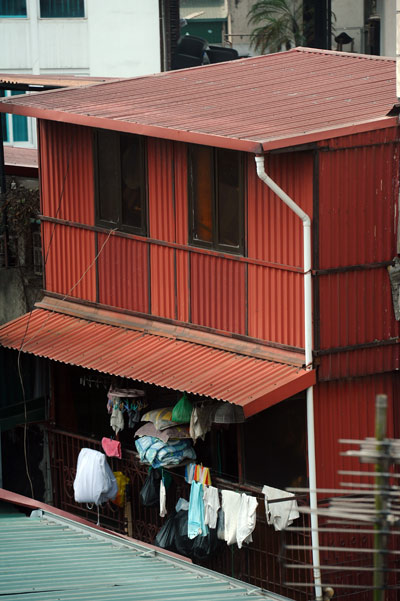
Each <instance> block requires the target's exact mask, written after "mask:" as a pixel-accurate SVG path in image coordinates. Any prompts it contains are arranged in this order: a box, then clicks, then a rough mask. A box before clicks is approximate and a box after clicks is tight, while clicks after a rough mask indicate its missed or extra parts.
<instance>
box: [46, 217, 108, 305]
mask: <svg viewBox="0 0 400 601" xmlns="http://www.w3.org/2000/svg"><path fill="white" fill-rule="evenodd" d="M42 236H43V252H44V257H45V265H46V289H47V290H49V291H51V292H57V293H59V294H62V295H66V296H73V297H75V298H80V299H85V300H89V301H92V302H95V301H96V269H95V255H96V253H95V236H94V232H91V231H88V230H81V229H77V228H75V227H68V226H64V225H59V224H53V223H47V222H44V223H42Z"/></svg>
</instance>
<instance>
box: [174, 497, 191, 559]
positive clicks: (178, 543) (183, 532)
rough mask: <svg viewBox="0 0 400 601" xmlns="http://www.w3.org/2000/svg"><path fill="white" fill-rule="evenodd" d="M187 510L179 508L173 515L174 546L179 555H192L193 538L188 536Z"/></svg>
mask: <svg viewBox="0 0 400 601" xmlns="http://www.w3.org/2000/svg"><path fill="white" fill-rule="evenodd" d="M188 513H189V512H188V511H185V510H184V509H181V510H180V511H178V513H177V514H176V516H175V519H174V525H175V539H174V542H175V548H176V550H177V552H178V553H180V554H181V555H186V557H191V556H192V548H193V540H191V539H190V538H189V537H188Z"/></svg>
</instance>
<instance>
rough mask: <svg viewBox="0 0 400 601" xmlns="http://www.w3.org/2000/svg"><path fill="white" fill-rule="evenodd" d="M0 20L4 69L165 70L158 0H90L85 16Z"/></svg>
mask: <svg viewBox="0 0 400 601" xmlns="http://www.w3.org/2000/svg"><path fill="white" fill-rule="evenodd" d="M38 4H39V2H38V0H27V18H2V19H0V50H1V52H0V71H1V72H3V73H5V72H8V73H13V72H14V73H15V72H22V73H24V72H25V73H34V74H40V73H74V74H78V75H79V74H84V75H94V76H106V77H107V76H108V77H133V76H136V75H144V74H149V73H155V72H158V71H160V33H159V9H158V0H146V2H141V1H140V0H113V1H112V2H111V1H110V0H86V7H85V17H84V18H74V19H41V18H40V17H39V14H38Z"/></svg>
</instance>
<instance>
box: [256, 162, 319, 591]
mask: <svg viewBox="0 0 400 601" xmlns="http://www.w3.org/2000/svg"><path fill="white" fill-rule="evenodd" d="M255 161H256V167H257V175H258V177H259V178H260V179H261V181H262V182H264V184H266V185H267V186H268V188H270V190H272V192H274V194H276V195H277V196H278V197H279V198H280V199H281V200H282V201H283V202H284V203H285V205H287V206H288V207H289V209H290V210H291V211H293V212H294V213H295V214H296V215H297V216H298V217H300V219H301V220H302V222H303V257H304V258H303V273H304V333H305V334H304V335H305V365H306V369H308V370H310V369H312V300H311V298H312V295H311V293H312V282H311V219H310V217H309V216H308V215H307V213H305V212H304V211H303V209H302V208H300V207H299V205H298V204H296V203H295V202H294V200H293V199H292V198H290V196H288V195H287V194H286V192H284V191H283V190H282V188H280V187H279V186H278V184H277V183H276V182H274V180H273V179H271V178H270V177H269V176H268V175H267V174H266V172H265V168H264V155H257V156H256V157H255ZM307 442H308V445H307V446H308V471H309V486H310V509H311V541H312V556H313V571H314V585H315V598H316V600H317V601H319V600H321V599H322V587H321V569H320V556H319V533H318V516H317V513H316V510H317V492H316V491H317V478H316V461H315V429H314V387H313V386H310V387H309V388H307Z"/></svg>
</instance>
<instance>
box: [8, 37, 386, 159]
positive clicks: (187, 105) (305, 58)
mask: <svg viewBox="0 0 400 601" xmlns="http://www.w3.org/2000/svg"><path fill="white" fill-rule="evenodd" d="M396 102H397V98H396V86H395V61H394V60H392V59H389V58H382V57H370V56H366V55H355V54H350V53H339V52H331V51H323V50H314V49H307V48H296V49H292V50H289V51H287V52H281V53H277V54H270V55H265V56H259V57H253V58H248V59H240V60H236V61H229V62H226V63H220V64H216V65H208V66H205V67H197V68H192V69H183V70H181V71H171V72H166V73H161V74H157V75H152V76H147V77H140V78H136V79H129V80H121V81H116V82H111V83H105V84H98V85H96V86H89V87H87V88H83V89H75V90H56V91H52V92H48V93H46V94H33V95H29V96H28V97H26V98H20V97H14V98H11V99H7V100H5V101H3V102H1V103H0V111H4V112H15V113H16V114H23V115H30V116H32V117H39V118H42V119H52V120H63V121H66V122H70V123H77V124H81V125H90V126H93V127H103V128H106V129H116V130H120V131H131V132H133V133H139V134H144V135H148V136H154V137H162V138H167V139H173V140H178V141H189V142H195V143H199V144H201V143H203V144H208V145H213V146H222V147H227V148H229V147H230V148H236V149H238V150H247V151H250V152H261V151H263V150H268V149H271V148H281V147H285V146H293V145H296V144H302V143H305V142H311V141H316V140H321V139H324V138H326V137H328V136H329V137H331V136H339V135H343V134H345V133H349V134H350V133H356V132H359V131H369V130H371V129H380V128H382V127H386V126H390V125H394V124H395V123H396V122H397V119H396V117H386V115H387V113H388V112H389V111H390V109H391V108H392V106H393V105H394V104H395V103H396Z"/></svg>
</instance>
